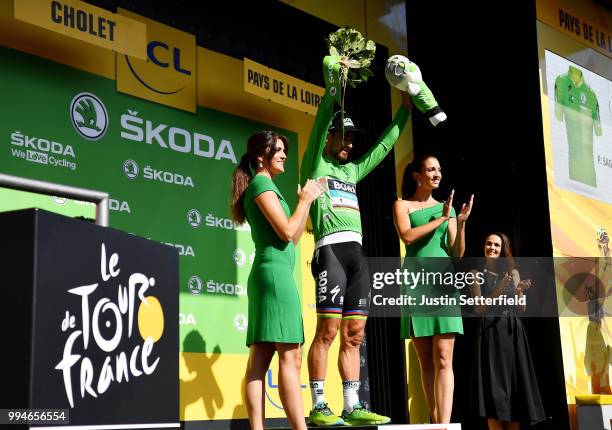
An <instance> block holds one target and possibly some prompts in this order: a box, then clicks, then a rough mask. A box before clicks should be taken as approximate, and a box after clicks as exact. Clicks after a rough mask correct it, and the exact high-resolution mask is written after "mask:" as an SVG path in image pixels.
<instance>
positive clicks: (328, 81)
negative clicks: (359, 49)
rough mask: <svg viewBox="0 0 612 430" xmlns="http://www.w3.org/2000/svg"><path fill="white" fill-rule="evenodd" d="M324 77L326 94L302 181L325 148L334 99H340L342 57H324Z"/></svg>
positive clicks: (305, 159)
mask: <svg viewBox="0 0 612 430" xmlns="http://www.w3.org/2000/svg"><path fill="white" fill-rule="evenodd" d="M323 77H324V79H325V94H323V98H322V99H321V102H320V103H319V107H318V108H317V115H316V117H315V120H314V124H313V125H312V130H311V131H310V137H309V138H308V146H307V147H306V152H304V156H303V157H302V166H301V168H300V182H301V183H304V182H305V181H306V179H308V178H309V177H310V175H311V174H312V172H313V171H314V170H315V169H316V167H317V165H318V163H319V160H320V159H321V156H322V154H323V150H324V149H325V143H326V141H327V130H328V129H329V126H330V125H331V120H332V115H333V113H334V101H338V102H339V101H340V94H341V86H340V57H338V56H327V57H325V58H324V59H323Z"/></svg>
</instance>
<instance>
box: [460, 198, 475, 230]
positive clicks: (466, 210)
mask: <svg viewBox="0 0 612 430" xmlns="http://www.w3.org/2000/svg"><path fill="white" fill-rule="evenodd" d="M473 204H474V194H472V195H471V196H470V201H469V202H467V203H464V204H463V205H462V206H461V211H459V215H457V222H459V223H461V224H463V223H465V222H466V221H467V219H468V217H469V216H470V213H471V212H472V205H473Z"/></svg>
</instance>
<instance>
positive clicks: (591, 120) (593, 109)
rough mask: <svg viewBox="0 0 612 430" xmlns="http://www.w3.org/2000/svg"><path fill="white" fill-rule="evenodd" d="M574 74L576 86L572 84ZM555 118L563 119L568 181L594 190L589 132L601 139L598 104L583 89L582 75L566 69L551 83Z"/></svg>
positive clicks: (595, 181) (588, 91) (591, 139)
mask: <svg viewBox="0 0 612 430" xmlns="http://www.w3.org/2000/svg"><path fill="white" fill-rule="evenodd" d="M572 74H574V76H576V77H577V78H578V79H576V80H577V82H578V83H577V84H576V83H575V81H574V80H572V77H571V75H572ZM555 103H556V105H555V117H556V118H557V120H559V121H563V120H564V119H565V128H566V132H567V146H568V154H567V155H568V157H567V158H568V164H569V177H570V179H572V180H574V181H578V182H582V183H584V184H587V185H590V186H592V187H596V186H597V179H596V176H595V160H594V159H593V131H595V134H596V135H597V136H601V123H600V121H599V103H598V102H597V96H596V95H595V92H594V91H593V90H592V89H591V87H589V86H588V85H587V83H586V82H585V81H584V77H583V76H582V71H580V70H579V69H577V68H575V67H573V66H570V68H569V72H568V73H564V74H562V75H559V76H558V77H557V79H556V80H555Z"/></svg>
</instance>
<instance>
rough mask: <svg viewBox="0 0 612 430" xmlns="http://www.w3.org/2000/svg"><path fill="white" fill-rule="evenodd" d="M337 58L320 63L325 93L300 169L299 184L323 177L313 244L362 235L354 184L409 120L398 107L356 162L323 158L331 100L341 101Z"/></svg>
mask: <svg viewBox="0 0 612 430" xmlns="http://www.w3.org/2000/svg"><path fill="white" fill-rule="evenodd" d="M338 60H339V58H338V57H332V56H328V57H325V59H324V61H323V74H324V77H325V86H326V89H325V94H324V95H323V98H322V100H321V102H320V104H319V107H318V109H317V115H316V118H315V121H314V124H313V127H312V130H311V132H310V137H309V139H308V147H307V148H306V152H305V153H304V157H303V159H302V167H301V182H302V183H304V182H305V181H306V180H307V179H317V178H321V177H325V178H326V179H327V191H326V192H325V193H324V194H323V195H321V197H319V198H318V199H316V200H315V201H314V202H313V204H312V205H311V207H310V219H311V221H312V226H313V229H314V236H315V241H318V240H319V239H321V238H322V237H324V236H327V235H329V234H332V233H336V232H339V231H354V232H357V233H359V234H361V217H360V214H359V201H358V200H357V186H356V185H357V182H359V181H361V180H362V179H363V178H364V177H365V176H366V175H367V174H368V173H370V172H371V171H372V169H374V168H375V167H376V166H377V165H378V163H380V162H381V161H382V160H383V159H384V158H385V156H386V155H387V154H388V153H389V151H390V150H391V148H393V144H394V143H395V141H396V140H397V139H398V137H399V135H400V132H401V130H402V129H403V128H404V125H405V124H406V121H407V120H408V115H409V111H408V110H407V109H406V108H404V107H403V106H402V107H400V108H399V110H398V111H397V113H396V114H395V117H394V118H393V121H392V122H391V124H390V125H389V127H387V129H386V130H385V131H384V132H383V134H382V135H381V136H380V138H379V139H378V141H377V142H376V143H375V144H374V146H372V148H370V150H369V151H368V152H367V153H366V154H365V155H364V156H363V157H361V158H360V159H359V160H357V161H353V162H350V163H346V164H340V163H338V161H336V160H335V159H333V158H331V157H326V156H324V155H323V150H324V149H325V144H326V140H327V130H328V129H329V127H330V126H331V120H332V115H333V109H334V100H337V101H339V100H340V92H341V90H340V88H341V86H340V80H339V70H340V64H339V63H338Z"/></svg>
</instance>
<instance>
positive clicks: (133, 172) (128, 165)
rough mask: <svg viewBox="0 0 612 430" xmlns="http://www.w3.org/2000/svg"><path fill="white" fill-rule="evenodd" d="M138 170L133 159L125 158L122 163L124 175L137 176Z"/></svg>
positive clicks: (132, 177)
mask: <svg viewBox="0 0 612 430" xmlns="http://www.w3.org/2000/svg"><path fill="white" fill-rule="evenodd" d="M138 172H139V168H138V164H137V163H136V162H135V161H134V160H125V163H123V173H125V176H127V177H128V178H129V179H134V178H136V177H138Z"/></svg>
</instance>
